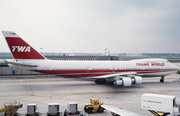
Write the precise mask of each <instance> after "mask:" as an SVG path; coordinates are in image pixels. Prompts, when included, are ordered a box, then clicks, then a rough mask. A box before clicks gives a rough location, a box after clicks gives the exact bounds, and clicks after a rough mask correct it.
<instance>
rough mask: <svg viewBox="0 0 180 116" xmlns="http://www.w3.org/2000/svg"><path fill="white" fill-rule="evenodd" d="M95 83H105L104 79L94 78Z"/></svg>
mask: <svg viewBox="0 0 180 116" xmlns="http://www.w3.org/2000/svg"><path fill="white" fill-rule="evenodd" d="M95 83H96V84H106V79H96V80H95Z"/></svg>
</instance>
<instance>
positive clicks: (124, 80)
mask: <svg viewBox="0 0 180 116" xmlns="http://www.w3.org/2000/svg"><path fill="white" fill-rule="evenodd" d="M131 84H132V80H131V78H122V79H121V80H116V81H114V83H113V85H122V86H131Z"/></svg>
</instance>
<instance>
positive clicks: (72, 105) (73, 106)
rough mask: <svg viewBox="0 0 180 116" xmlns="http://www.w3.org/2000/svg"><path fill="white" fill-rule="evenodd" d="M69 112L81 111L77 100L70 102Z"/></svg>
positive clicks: (77, 112) (76, 112)
mask: <svg viewBox="0 0 180 116" xmlns="http://www.w3.org/2000/svg"><path fill="white" fill-rule="evenodd" d="M67 112H68V114H79V113H80V111H78V104H77V103H76V102H69V103H68V108H67Z"/></svg>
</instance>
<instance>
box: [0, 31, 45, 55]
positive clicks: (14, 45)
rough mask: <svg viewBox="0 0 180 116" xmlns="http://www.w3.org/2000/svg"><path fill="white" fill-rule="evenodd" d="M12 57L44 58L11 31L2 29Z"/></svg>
mask: <svg viewBox="0 0 180 116" xmlns="http://www.w3.org/2000/svg"><path fill="white" fill-rule="evenodd" d="M2 33H3V35H4V38H5V39H6V41H7V44H8V46H9V49H10V51H11V53H12V55H13V57H14V59H45V57H44V56H43V55H41V54H40V53H39V52H37V51H36V50H35V49H34V48H32V47H31V46H30V45H29V44H28V43H26V42H25V41H24V40H23V39H22V38H21V37H20V36H18V35H17V34H16V33H15V32H13V31H2Z"/></svg>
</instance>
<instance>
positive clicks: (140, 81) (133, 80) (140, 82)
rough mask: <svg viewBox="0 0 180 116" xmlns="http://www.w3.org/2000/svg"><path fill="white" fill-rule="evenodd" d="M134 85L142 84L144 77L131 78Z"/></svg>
mask: <svg viewBox="0 0 180 116" xmlns="http://www.w3.org/2000/svg"><path fill="white" fill-rule="evenodd" d="M131 80H132V83H133V84H142V77H140V76H135V77H132V78H131Z"/></svg>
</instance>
